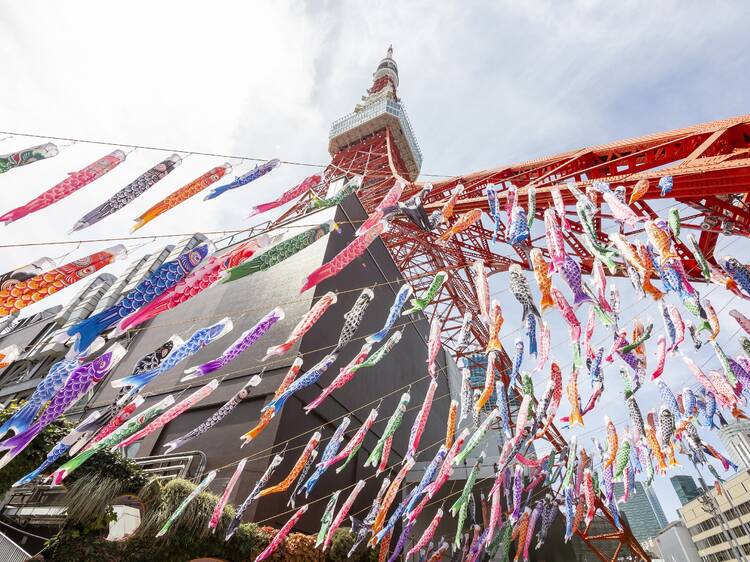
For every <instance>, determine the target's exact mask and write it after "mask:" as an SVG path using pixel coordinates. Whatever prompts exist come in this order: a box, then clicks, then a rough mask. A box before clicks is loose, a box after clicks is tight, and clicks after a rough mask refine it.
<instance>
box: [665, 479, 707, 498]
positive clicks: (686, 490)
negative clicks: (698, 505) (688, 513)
mask: <svg viewBox="0 0 750 562" xmlns="http://www.w3.org/2000/svg"><path fill="white" fill-rule="evenodd" d="M669 481H670V482H671V483H672V487H673V488H674V491H675V493H676V494H677V497H678V498H679V500H680V504H681V505H685V504H687V503H690V502H691V501H693V500H694V499H695V498H697V497H698V496H700V495H701V491H700V489H699V488H698V486H697V485H696V483H695V480H694V479H693V477H692V476H688V475H687V474H678V475H677V476H672V477H671V478H670V479H669Z"/></svg>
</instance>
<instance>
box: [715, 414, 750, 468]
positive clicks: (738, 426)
mask: <svg viewBox="0 0 750 562" xmlns="http://www.w3.org/2000/svg"><path fill="white" fill-rule="evenodd" d="M719 438H720V439H721V442H722V444H723V445H724V448H725V449H726V451H727V453H728V454H729V457H730V458H731V459H732V460H733V461H734V463H735V464H736V465H737V466H739V467H740V468H745V469H747V468H750V421H745V420H737V421H734V422H732V423H730V424H728V425H726V426H724V427H722V428H721V429H720V430H719Z"/></svg>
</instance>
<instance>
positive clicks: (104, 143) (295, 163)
mask: <svg viewBox="0 0 750 562" xmlns="http://www.w3.org/2000/svg"><path fill="white" fill-rule="evenodd" d="M0 134H2V135H11V136H17V137H27V138H35V139H48V140H57V141H66V142H76V143H82V144H95V145H100V146H116V147H123V146H124V147H128V148H139V149H142V150H153V151H156V152H177V153H180V152H181V153H189V154H195V155H196V156H211V157H215V158H225V159H228V160H229V159H236V160H240V161H253V162H268V161H269V160H272V158H260V157H257V156H238V155H235V154H222V153H219V152H203V151H200V150H186V149H184V148H164V147H161V146H151V145H143V144H129V143H124V142H112V141H99V140H91V139H79V138H73V137H59V136H54V135H39V134H32V133H14V132H10V131H0ZM9 138H10V137H9ZM280 162H281V163H282V164H286V165H288V166H304V167H307V168H326V167H328V165H329V164H314V163H310V162H298V161H294V160H280ZM370 175H371V177H372V174H370ZM389 175H390V174H389ZM421 175H422V176H429V177H436V178H451V177H455V176H447V175H442V174H427V173H423V174H421Z"/></svg>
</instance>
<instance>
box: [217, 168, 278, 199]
mask: <svg viewBox="0 0 750 562" xmlns="http://www.w3.org/2000/svg"><path fill="white" fill-rule="evenodd" d="M279 166H281V161H280V160H279V159H278V158H274V159H273V160H269V161H268V162H264V163H263V164H259V165H258V166H255V168H253V169H252V170H250V171H249V172H247V173H246V174H243V175H241V176H240V177H238V178H237V179H235V180H234V181H232V182H230V183H228V184H225V185H220V186H219V187H214V188H213V189H212V190H211V191H210V192H209V194H208V195H206V196H205V197H204V198H203V200H204V201H208V200H209V199H215V198H216V197H218V196H219V195H221V194H222V193H226V192H227V191H230V190H232V189H237V188H238V187H242V186H243V185H247V184H249V183H250V182H252V181H255V180H257V179H258V178H261V177H263V176H265V175H266V174H267V173H269V172H272V171H273V170H274V169H276V168H278V167H279Z"/></svg>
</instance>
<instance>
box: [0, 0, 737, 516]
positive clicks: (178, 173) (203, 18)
mask: <svg viewBox="0 0 750 562" xmlns="http://www.w3.org/2000/svg"><path fill="white" fill-rule="evenodd" d="M748 15H750V8H748V5H747V4H746V3H739V2H737V3H729V2H726V3H713V4H711V6H710V11H709V10H708V9H707V8H706V6H705V5H704V4H701V3H692V4H685V3H678V2H660V3H653V2H645V1H642V2H629V3H611V2H594V1H579V2H576V3H574V4H571V3H560V2H554V1H551V0H549V1H546V2H521V1H512V2H511V1H508V2H501V3H497V2H441V3H438V4H436V3H434V2H426V1H418V2H402V3H392V2H384V1H380V2H373V1H367V2H366V1H358V2H346V3H333V2H330V3H328V2H326V3H318V2H310V3H304V2H292V1H286V2H283V1H282V2H272V3H257V2H253V3H248V2H226V1H224V2H221V1H215V2H211V3H208V4H207V3H199V2H159V3H150V4H148V5H146V4H143V5H138V6H133V5H128V6H125V5H123V6H121V7H120V8H119V9H117V8H113V7H107V8H106V9H103V8H101V7H100V6H99V5H97V4H92V3H47V2H39V1H29V2H24V3H22V4H21V3H5V5H4V7H3V14H2V18H1V19H0V51H2V52H3V53H4V54H5V56H4V57H3V62H4V68H3V77H4V79H3V87H2V88H0V129H2V130H14V131H21V132H31V133H41V134H53V135H60V136H71V137H81V138H93V139H102V140H113V141H116V142H117V141H122V142H130V143H134V144H145V145H158V146H165V147H170V148H171V147H174V148H177V149H183V150H196V151H205V152H217V153H229V154H242V155H248V156H260V157H266V158H271V157H279V158H282V159H288V160H297V161H306V162H320V163H326V162H327V159H328V156H327V150H326V148H327V131H328V125H329V123H330V122H331V121H333V120H334V119H336V118H337V117H340V116H342V115H344V114H346V113H348V112H349V111H351V109H352V107H353V106H354V104H355V103H356V102H357V101H358V100H359V97H360V96H361V95H362V94H363V93H364V91H365V89H366V87H367V86H368V85H369V83H370V77H371V73H372V71H373V70H374V67H375V65H376V63H377V61H378V60H379V58H380V57H381V56H382V55H383V54H384V51H385V49H386V48H387V46H388V45H389V44H391V43H393V45H394V49H395V58H396V60H397V62H398V64H399V67H400V73H401V87H400V94H401V96H402V98H403V100H404V101H405V103H406V105H407V106H408V108H409V113H410V116H411V119H412V122H413V124H414V128H415V130H416V134H417V137H418V140H419V142H420V144H421V146H422V148H423V152H424V156H425V161H424V170H425V171H427V172H433V173H441V174H456V173H462V172H467V171H472V170H476V169H480V168H485V167H492V166H498V165H501V164H507V163H512V162H514V161H519V160H526V159H529V158H534V157H538V156H542V155H545V154H549V153H554V152H557V151H561V150H568V149H571V148H576V147H580V146H585V145H589V144H597V143H601V142H606V141H611V140H615V139H618V138H624V137H629V136H635V135H640V134H645V133H649V132H654V131H658V130H663V129H669V128H675V127H680V126H684V125H688V124H691V123H695V122H700V121H705V120H709V119H715V118H720V117H724V116H729V115H735V114H740V113H746V112H747V111H748V110H747V92H748V90H749V89H750V78H749V77H748V74H747V72H746V69H747V68H748V63H750V60H749V59H750V56H749V55H748V54H747V53H748V51H747V49H746V48H744V46H745V45H746V42H747V41H746V22H747V21H748ZM35 143H36V141H32V140H28V139H23V138H14V139H11V140H6V141H4V142H1V143H0V152H2V153H5V152H8V151H11V150H13V149H16V148H22V147H24V146H28V145H31V144H35ZM109 150H111V148H106V147H96V146H90V145H80V144H79V145H75V146H73V147H70V148H68V149H66V150H65V151H63V153H62V154H60V155H59V156H58V157H56V158H54V159H51V160H49V161H47V162H43V163H37V164H33V165H31V166H28V167H26V168H24V169H22V170H14V171H11V172H9V173H7V174H3V175H0V193H2V194H3V195H2V198H0V202H1V204H2V207H3V208H2V212H4V211H5V210H8V209H10V208H13V207H15V206H17V205H19V204H23V203H25V202H26V201H28V200H29V199H30V198H31V197H33V196H35V195H37V194H39V193H41V192H42V191H44V190H46V189H47V188H49V187H50V186H52V185H53V184H54V183H56V182H58V181H60V180H61V179H62V178H64V176H65V173H66V172H68V171H73V170H77V169H80V168H82V167H83V166H85V165H86V164H88V163H89V162H91V161H93V160H94V159H96V158H98V157H99V156H100V155H102V154H104V153H106V152H108V151H109ZM163 156H164V155H163V154H162V153H153V152H149V151H142V150H139V151H136V152H134V153H132V154H130V155H129V156H128V160H127V162H126V163H124V164H123V165H121V166H120V167H119V168H117V169H116V170H115V171H113V172H112V173H110V174H108V175H107V176H105V177H104V178H102V179H100V180H98V181H97V182H96V183H94V184H93V185H90V186H87V187H85V188H84V189H82V190H81V191H80V192H79V193H76V194H75V195H73V196H71V197H69V198H67V199H66V200H64V201H62V202H61V203H59V204H57V205H55V206H53V207H51V208H48V209H46V210H44V211H42V212H39V213H36V214H34V215H32V216H30V217H27V218H26V219H24V220H22V221H19V222H17V223H14V224H12V225H10V226H9V227H0V229H2V230H0V231H1V232H2V238H1V239H2V243H3V244H8V243H13V242H29V241H37V242H40V241H47V240H61V239H66V235H65V233H66V232H67V231H68V230H69V229H70V227H71V226H72V224H73V222H75V220H76V219H77V218H78V217H79V216H80V215H82V214H83V213H84V212H86V211H87V210H88V209H90V208H92V207H93V206H94V205H97V204H99V203H100V202H101V201H103V200H104V199H106V198H107V197H108V196H109V195H110V194H112V193H113V192H114V191H115V190H117V189H119V188H121V187H122V186H123V185H125V184H126V183H127V182H129V181H131V180H132V179H133V178H135V177H136V176H137V175H139V174H140V173H142V172H143V171H144V170H145V169H147V168H148V167H150V166H152V165H153V164H154V163H156V162H157V161H159V160H160V159H161V158H162V157H163ZM222 162H223V160H222V159H221V158H211V157H202V156H192V157H190V158H188V159H186V160H185V162H184V163H183V165H182V166H180V167H179V168H177V170H175V171H174V172H173V173H172V174H170V175H169V176H168V177H167V178H166V179H164V180H163V181H162V182H160V183H159V184H157V185H156V187H154V188H153V189H152V190H151V191H150V192H149V193H147V194H145V195H143V196H142V197H141V198H139V199H138V200H137V201H136V202H134V203H132V204H131V205H130V206H128V207H126V208H125V209H124V210H122V211H120V212H119V213H117V214H116V215H114V216H113V217H110V218H109V219H107V220H105V221H103V222H102V223H100V224H99V225H97V226H95V227H93V228H91V229H88V230H85V231H83V232H82V233H80V234H81V237H82V238H99V237H101V238H105V237H117V236H125V235H127V233H128V231H129V228H130V225H131V224H132V219H134V218H135V217H137V216H138V215H139V214H141V213H142V212H143V211H144V210H145V209H147V208H148V207H150V206H151V205H152V204H153V203H155V202H156V201H158V200H160V199H161V198H162V197H164V196H165V195H167V194H168V193H170V192H172V191H173V190H175V189H177V188H178V187H180V186H182V185H183V184H184V183H186V182H188V181H190V180H191V179H193V178H195V177H196V176H198V175H200V174H202V173H203V172H205V171H206V170H208V169H209V168H211V167H213V166H215V165H219V164H221V163H222ZM233 163H235V164H236V162H233ZM249 165H250V164H244V165H241V166H237V167H236V171H237V172H240V173H241V172H244V171H246V170H247V169H248V166H249ZM309 173H310V169H308V168H298V167H294V166H282V167H281V168H280V169H279V170H276V171H274V172H273V173H272V174H271V175H270V176H267V177H265V178H263V179H262V180H260V181H258V182H257V183H256V184H252V185H251V186H248V187H247V188H245V189H243V190H238V191H235V192H232V193H228V194H226V195H223V196H222V197H220V198H219V199H217V200H215V201H211V202H207V203H203V202H202V201H201V200H200V199H202V198H201V197H196V198H194V199H192V200H190V201H188V202H186V203H184V204H183V205H181V206H180V207H178V208H177V209H174V210H172V211H170V212H169V213H167V214H165V215H163V216H162V217H160V218H158V219H157V220H155V221H153V222H152V223H150V224H149V225H148V226H147V227H145V228H144V229H142V230H141V231H139V233H142V234H144V235H148V234H159V233H174V232H189V231H192V230H204V231H209V230H219V229H223V228H242V227H244V226H247V225H248V224H249V223H248V222H246V221H245V220H244V218H245V216H246V214H247V211H248V210H249V208H250V207H251V206H252V205H253V204H254V203H256V202H258V201H259V200H261V199H263V200H266V199H271V198H273V197H275V196H276V195H277V194H279V193H280V192H281V191H282V190H283V189H285V188H287V187H288V186H290V185H291V184H292V183H294V182H296V181H297V180H299V179H301V178H302V177H304V176H305V175H307V174H309ZM75 238H77V237H76V236H73V237H71V239H75ZM106 245H108V243H103V244H100V245H98V244H97V245H86V246H85V247H81V248H78V249H76V246H75V245H72V246H62V247H60V246H54V247H51V246H39V247H32V248H14V249H2V251H0V269H2V270H7V269H10V268H11V267H13V266H16V265H20V264H23V263H27V262H29V261H31V260H32V259H35V258H37V257H40V256H42V255H51V256H60V255H61V254H64V253H66V252H68V251H70V250H74V251H73V253H72V254H71V257H78V256H81V255H84V254H87V253H89V252H90V251H95V250H98V249H100V248H101V247H104V246H106ZM130 245H131V246H138V245H140V243H139V242H135V243H130ZM155 247H156V246H155V245H150V246H146V247H141V248H139V249H138V250H137V252H143V251H146V250H152V249H154V248H155ZM746 251H747V248H746V246H745V245H740V244H737V245H735V246H734V247H733V248H732V252H737V253H746ZM71 292H74V290H71ZM623 293H624V294H629V293H628V289H627V288H623ZM65 295H67V293H64V294H63V295H61V298H62V297H63V296H65ZM506 301H509V299H505V300H504V301H503V306H506V305H507V306H508V308H509V310H510V311H512V310H513V307H514V303H513V302H512V301H510V302H506ZM45 305H46V303H45ZM652 314H656V313H655V312H652ZM506 317H507V318H514V319H515V318H520V313H519V314H518V315H516V314H515V312H508V313H507V314H506ZM655 320H656V322H657V326H660V324H659V322H660V320H659V319H658V318H656V319H655ZM724 320H725V322H724V324H725V326H732V323H731V321H729V320H728V319H726V318H724ZM560 328H561V329H562V326H560ZM556 333H564V331H562V332H561V330H557V331H556ZM510 343H511V342H506V344H510ZM553 343H554V342H553ZM735 347H736V346H735ZM731 351H733V352H734V351H735V349H734V347H733V348H732V349H731ZM558 353H562V357H563V358H567V353H568V352H567V349H565V346H560V351H559V352H558ZM670 366H671V367H670V370H669V371H668V373H667V374H666V375H665V377H667V380H668V381H669V382H670V384H674V386H673V390H674V391H675V392H678V391H679V390H680V388H679V385H681V384H683V383H682V381H681V379H680V376H679V374H678V373H682V372H683V371H682V370H681V366H680V365H679V361H678V360H677V359H671V360H670ZM609 371H610V372H609V373H608V375H607V387H608V390H607V394H605V397H604V399H603V400H605V403H606V404H609V405H612V404H617V403H618V401H620V400H621V396H620V392H621V383H620V381H619V380H618V375H617V372H616V369H614V368H612V367H610V369H609ZM585 377H586V375H585V374H582V375H581V388H582V389H584V388H585V387H586V381H585ZM670 377H673V379H672V378H670ZM673 380H674V383H673V382H672V381H673ZM646 394H648V396H646ZM653 400H655V397H654V396H653V392H651V391H647V392H644V393H643V397H639V401H640V402H641V407H642V408H643V409H644V410H647V409H648V408H649V407H651V406H653ZM561 410H563V411H565V410H566V408H565V405H563V407H562V408H561ZM597 416H598V417H600V414H599V413H598V412H596V411H595V412H593V413H592V414H589V416H587V430H588V429H589V428H592V427H594V428H596V427H600V426H601V423H600V422H599V420H597V419H595V418H596V417H597ZM658 489H659V492H660V496H661V497H662V500H665V499H666V501H665V507H666V508H667V512H668V515H669V516H670V517H674V513H673V511H671V508H673V507H674V505H675V499H674V495H673V494H672V495H669V494H671V492H669V490H670V489H671V488H670V486H669V483H668V481H666V480H661V482H660V483H659V484H658Z"/></svg>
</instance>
